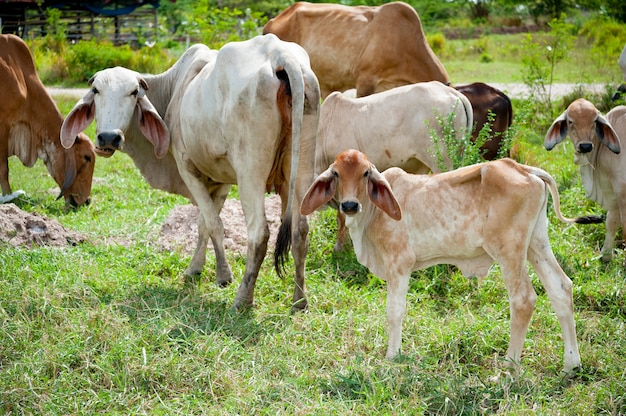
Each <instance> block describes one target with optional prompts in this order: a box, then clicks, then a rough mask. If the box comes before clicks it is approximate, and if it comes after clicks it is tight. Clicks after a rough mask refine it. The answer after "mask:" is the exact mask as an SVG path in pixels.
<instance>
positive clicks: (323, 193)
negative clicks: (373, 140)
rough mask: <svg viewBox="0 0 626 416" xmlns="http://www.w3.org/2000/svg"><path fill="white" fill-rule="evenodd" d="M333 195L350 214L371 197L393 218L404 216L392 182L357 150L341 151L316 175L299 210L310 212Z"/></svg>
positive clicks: (342, 209)
mask: <svg viewBox="0 0 626 416" xmlns="http://www.w3.org/2000/svg"><path fill="white" fill-rule="evenodd" d="M333 197H336V199H337V201H338V204H339V210H340V211H341V212H342V213H343V214H345V215H346V216H347V217H354V216H356V215H357V214H359V213H360V212H361V211H362V209H363V203H362V202H361V201H365V198H369V200H370V201H372V203H373V204H374V205H376V206H377V207H378V208H380V209H381V210H382V211H383V212H384V213H386V214H387V215H389V216H390V217H391V218H393V219H395V220H400V219H401V218H402V210H401V209H400V205H399V204H398V201H397V200H396V197H395V196H394V195H393V192H392V190H391V186H390V185H389V182H387V180H386V179H385V177H384V176H383V175H381V174H380V172H378V170H377V169H376V167H375V166H374V165H373V164H372V163H370V161H369V160H367V156H365V155H364V154H363V153H361V152H359V151H358V150H354V149H350V150H346V151H344V152H342V153H340V154H339V155H338V156H337V158H336V159H335V162H334V163H333V164H332V165H330V167H329V168H328V169H326V170H325V171H324V172H322V173H321V174H320V175H319V176H318V177H317V178H316V179H315V182H313V185H311V187H310V188H309V190H308V191H307V193H306V195H305V196H304V199H303V200H302V204H301V206H300V212H301V213H302V215H309V214H311V213H312V212H313V211H315V210H316V209H318V208H319V207H321V206H322V205H324V204H326V203H328V202H329V201H330V200H331V199H332V198H333Z"/></svg>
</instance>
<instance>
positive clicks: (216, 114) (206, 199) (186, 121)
mask: <svg viewBox="0 0 626 416" xmlns="http://www.w3.org/2000/svg"><path fill="white" fill-rule="evenodd" d="M194 48H195V52H194V51H192V52H189V54H190V56H185V55H184V56H183V57H181V60H182V61H183V62H181V60H179V62H178V63H177V65H179V66H180V70H178V71H176V75H175V76H172V77H170V76H168V75H167V72H166V73H165V74H164V75H163V77H164V78H165V80H164V79H161V78H160V77H159V76H158V75H157V76H141V75H140V74H137V73H136V72H133V71H130V70H127V69H123V68H116V69H110V70H105V71H101V72H99V73H97V74H96V76H95V77H94V79H93V81H92V83H91V84H92V91H91V92H90V94H91V96H89V95H90V94H88V96H86V97H84V98H83V99H82V100H81V102H79V103H78V104H77V106H76V107H75V108H74V110H72V112H71V113H70V114H69V115H68V117H67V119H68V120H69V121H67V120H66V122H67V123H68V128H67V130H68V131H74V130H75V129H79V128H82V127H83V126H84V125H85V123H87V124H88V122H89V121H91V120H89V119H88V118H87V117H85V115H86V108H89V107H90V106H95V109H93V108H92V112H91V114H94V113H95V118H96V122H97V123H98V142H99V147H100V148H101V149H102V150H103V151H107V150H113V151H114V150H118V149H122V150H125V151H126V150H128V149H129V146H130V147H131V148H132V147H133V146H135V145H136V144H135V143H137V142H140V143H141V144H140V145H141V146H142V152H141V153H140V154H137V153H135V155H134V156H133V155H131V157H133V159H134V160H135V163H136V164H137V165H138V166H140V165H145V164H147V165H150V168H145V169H143V170H142V173H144V172H146V174H144V176H146V177H147V178H148V176H147V173H150V174H151V175H155V176H156V177H155V176H150V178H149V181H152V182H151V183H156V182H157V181H158V180H159V178H160V176H161V174H160V173H159V171H154V170H152V168H156V169H159V168H158V167H157V165H159V164H162V163H161V162H159V158H160V157H162V158H163V159H166V158H167V163H166V172H167V175H168V176H173V177H174V178H169V177H168V178H164V181H165V182H166V183H171V182H172V180H176V181H177V189H180V192H177V193H181V194H185V195H186V196H189V197H190V198H191V199H192V201H193V202H194V203H196V204H197V205H198V207H199V208H200V211H201V215H200V217H199V222H198V224H199V227H198V233H199V235H198V246H197V248H196V251H195V253H194V256H193V258H192V260H191V263H190V265H189V267H188V268H187V270H186V272H185V274H186V275H195V274H199V273H201V271H202V269H203V267H204V264H205V261H206V247H207V242H208V239H209V237H210V238H211V240H212V242H213V246H214V248H215V253H216V263H217V280H218V283H220V284H222V285H223V284H227V283H228V282H230V281H231V280H232V272H231V269H230V267H229V265H228V263H227V262H226V260H225V252H224V247H223V237H224V230H223V225H222V223H221V220H220V218H219V212H220V210H221V208H222V206H223V203H224V200H225V198H226V196H227V194H228V191H229V189H230V186H231V184H238V186H239V194H240V196H241V203H242V207H243V210H244V214H245V216H246V223H247V227H248V256H247V261H246V270H245V274H244V276H243V279H242V282H241V284H240V286H239V291H238V293H237V298H236V299H235V305H234V306H235V307H236V308H239V307H244V306H251V305H252V304H253V301H254V286H255V283H256V278H257V275H258V272H259V269H260V266H261V263H262V261H263V258H264V257H265V253H266V250H267V241H268V238H269V229H268V226H267V222H266V217H265V208H264V193H265V190H266V189H269V188H274V189H276V190H277V191H278V192H279V193H280V196H281V199H282V202H283V213H284V216H283V222H282V225H281V228H280V230H279V236H278V241H277V246H276V249H275V253H274V257H275V266H276V270H277V272H278V273H279V274H281V272H282V268H283V264H284V261H285V257H286V255H287V252H288V250H289V248H290V244H291V243H293V244H292V245H293V250H292V252H293V256H294V260H295V267H296V276H295V280H296V288H295V291H294V299H293V301H294V303H293V307H294V308H304V307H306V298H305V295H304V266H305V256H306V252H307V233H308V224H307V221H306V217H303V216H301V215H300V214H299V211H298V207H297V205H298V204H297V203H294V202H293V201H294V199H297V201H299V200H300V199H301V198H302V195H304V192H305V191H306V187H307V186H308V184H310V183H311V181H312V180H313V169H314V152H315V136H316V133H317V123H318V117H319V100H320V93H319V85H318V82H317V79H316V78H315V75H314V74H313V72H312V71H311V69H310V66H309V61H308V56H307V55H306V53H305V52H304V50H303V49H302V48H301V47H299V46H298V45H296V44H291V43H286V42H282V41H280V40H279V39H278V38H276V37H275V36H273V35H272V36H259V37H256V38H253V39H251V40H248V41H245V42H236V43H231V44H227V45H226V46H224V47H223V48H222V49H221V50H220V51H219V52H218V53H215V52H214V51H210V50H208V48H206V47H203V46H195V47H194ZM189 62H190V63H189ZM175 67H176V65H175ZM172 70H174V67H173V68H172ZM153 83H155V84H156V85H158V87H157V88H156V91H153V88H152V84H153ZM148 86H150V89H149V90H148V91H149V94H150V99H148V96H147V95H146V89H147V88H148ZM94 95H95V100H94ZM163 95H165V96H166V97H167V99H163V98H162V96H163ZM152 97H154V98H155V99H156V100H157V102H158V103H159V104H156V103H155V104H154V106H152V104H151V103H150V101H151V98H152ZM127 102H129V103H131V104H132V105H131V106H128V107H127V106H126V104H125V103H127ZM163 104H165V105H163ZM135 108H136V109H137V110H136V111H135ZM155 108H156V109H158V112H157V111H154V109H155ZM107 110H109V111H107ZM165 110H166V111H165ZM134 112H135V113H136V114H135V116H134V117H137V119H135V118H134V117H133V113H134ZM122 113H123V114H122ZM81 114H82V116H81ZM111 114H112V115H113V117H111ZM91 117H93V115H92V116H91ZM131 120H138V123H137V122H136V121H131ZM164 120H165V121H164ZM139 131H141V133H139ZM64 137H65V136H64ZM130 137H132V139H133V142H134V143H133V145H131V144H130V143H128V141H129V138H130ZM170 143H171V145H170ZM149 147H152V149H149ZM168 149H169V152H168ZM129 154H130V153H129ZM138 159H139V163H138ZM163 159H160V160H163ZM146 160H148V162H146ZM292 161H293V162H294V163H292ZM172 167H173V169H175V172H176V174H175V175H174V173H173V172H174V171H173V170H172ZM140 169H141V166H140ZM183 192H184V193H183ZM292 207H293V209H292ZM292 224H295V227H294V230H293V231H292V230H291V228H292V227H291V225H292Z"/></svg>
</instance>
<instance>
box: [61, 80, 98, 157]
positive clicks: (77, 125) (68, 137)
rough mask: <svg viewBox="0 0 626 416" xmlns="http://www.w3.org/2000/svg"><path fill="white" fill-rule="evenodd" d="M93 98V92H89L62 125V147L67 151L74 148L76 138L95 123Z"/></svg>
mask: <svg viewBox="0 0 626 416" xmlns="http://www.w3.org/2000/svg"><path fill="white" fill-rule="evenodd" d="M93 97H94V92H93V90H89V92H88V93H87V94H85V95H84V96H83V98H81V99H80V100H79V101H78V102H77V103H76V105H75V106H74V108H73V109H72V111H70V113H69V114H68V115H67V117H65V120H63V124H62V125H61V145H62V146H63V147H65V148H66V149H69V148H70V147H72V145H73V144H74V141H75V140H76V136H78V135H79V134H80V133H82V132H83V131H84V130H85V129H86V128H87V127H89V125H90V124H91V122H92V121H93V118H94V117H95V114H96V111H95V110H96V108H95V104H94V101H93Z"/></svg>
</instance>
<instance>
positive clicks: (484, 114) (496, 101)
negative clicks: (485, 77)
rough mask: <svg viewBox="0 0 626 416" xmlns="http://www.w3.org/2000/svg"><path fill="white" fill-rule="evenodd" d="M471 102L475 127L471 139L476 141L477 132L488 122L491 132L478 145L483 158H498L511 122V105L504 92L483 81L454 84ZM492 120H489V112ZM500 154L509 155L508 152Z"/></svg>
mask: <svg viewBox="0 0 626 416" xmlns="http://www.w3.org/2000/svg"><path fill="white" fill-rule="evenodd" d="M455 88H456V89H457V90H458V91H460V92H461V93H463V94H464V95H465V96H466V97H467V98H468V99H469V101H470V103H472V109H473V110H474V123H476V128H475V129H474V130H473V131H472V139H473V140H474V141H476V139H477V138H478V134H479V133H480V131H481V130H482V128H483V126H484V125H485V124H490V130H491V134H489V137H488V138H487V140H486V141H485V143H484V144H483V145H482V146H481V147H480V148H481V149H482V150H483V151H484V153H483V157H484V158H485V160H494V159H497V158H498V155H499V154H500V149H501V147H502V145H503V144H504V143H503V140H504V134H505V133H506V131H507V130H508V129H509V127H511V123H513V106H512V105H511V100H510V99H509V97H507V95H506V94H505V93H503V92H502V91H500V90H499V89H497V88H494V87H492V86H491V85H487V84H485V83H483V82H474V83H472V84H467V85H459V86H455ZM490 112H491V113H492V115H493V120H492V121H491V122H490V121H489V113H490ZM501 156H509V155H508V153H507V154H504V155H501Z"/></svg>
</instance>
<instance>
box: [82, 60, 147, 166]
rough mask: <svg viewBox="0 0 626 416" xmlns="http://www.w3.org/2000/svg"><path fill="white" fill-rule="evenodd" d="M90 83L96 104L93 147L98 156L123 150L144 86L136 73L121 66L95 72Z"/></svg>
mask: <svg viewBox="0 0 626 416" xmlns="http://www.w3.org/2000/svg"><path fill="white" fill-rule="evenodd" d="M90 85H91V92H92V93H93V100H94V104H95V120H96V147H97V150H98V153H99V154H100V155H103V156H110V155H112V154H113V153H114V152H115V151H116V150H123V148H124V141H125V137H124V136H125V133H126V132H127V131H128V129H129V128H130V126H131V122H132V119H133V117H134V116H135V110H136V108H137V102H138V100H139V99H140V98H142V97H144V96H145V90H146V89H147V85H146V84H145V81H143V79H142V77H141V75H140V74H139V73H137V72H135V71H131V70H129V69H126V68H122V67H115V68H110V69H105V70H103V71H100V72H98V73H96V74H95V75H94V76H93V78H92V79H91V80H90ZM135 117H136V116H135Z"/></svg>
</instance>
